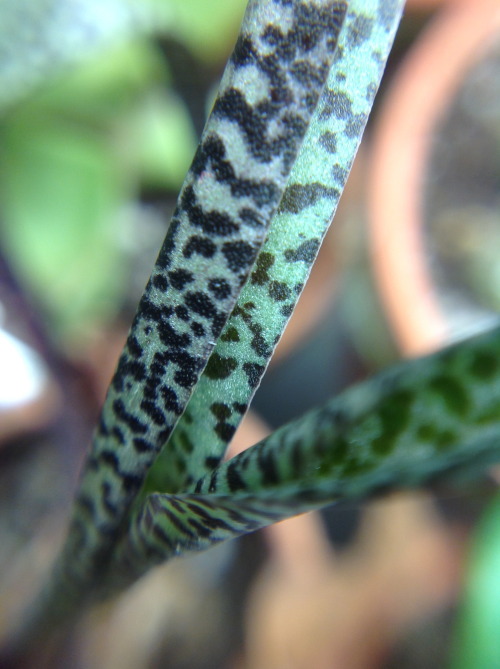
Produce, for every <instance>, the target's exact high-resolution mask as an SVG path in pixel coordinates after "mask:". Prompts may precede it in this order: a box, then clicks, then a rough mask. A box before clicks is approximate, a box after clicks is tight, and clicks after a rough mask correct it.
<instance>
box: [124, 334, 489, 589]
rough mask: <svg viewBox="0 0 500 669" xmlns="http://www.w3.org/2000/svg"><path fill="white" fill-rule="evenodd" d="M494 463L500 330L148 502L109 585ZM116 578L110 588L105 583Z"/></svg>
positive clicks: (370, 387)
mask: <svg viewBox="0 0 500 669" xmlns="http://www.w3.org/2000/svg"><path fill="white" fill-rule="evenodd" d="M499 459H500V328H496V329H495V330H492V331H490V332H487V333H486V334H481V335H476V336H475V337H473V338H471V339H470V340H467V341H463V342H461V343H459V344H456V345H454V346H452V347H450V348H448V349H445V350H443V351H440V352H439V353H437V354H434V355H432V356H428V357H426V358H422V359H419V360H411V361H408V362H405V363H402V364H400V365H398V366H395V367H393V368H391V369H389V370H386V371H385V372H382V373H381V374H379V375H378V376H377V377H374V378H373V379H370V380H368V381H366V382H364V383H362V384H360V385H358V386H356V387H353V388H351V389H349V390H348V391H346V392H345V393H343V394H342V395H340V396H339V397H337V398H335V399H333V400H331V401H330V402H328V403H327V404H326V405H325V406H324V407H322V408H320V409H316V410H314V411H312V412H310V413H308V414H307V415H305V416H304V417H302V418H300V419H299V420H297V421H294V422H293V423H290V424H288V425H286V426H285V427H283V428H281V429H280V430H278V431H276V432H275V433H273V434H272V435H270V436H269V437H268V438H267V439H265V440H263V441H262V442H260V443H259V444H257V445H256V446H253V447H251V448H249V449H248V450H246V451H244V452H243V453H241V454H240V455H238V456H236V457H234V458H233V459H232V460H230V461H228V462H226V463H224V464H223V465H221V466H220V467H219V468H217V469H216V470H215V471H214V472H213V473H212V474H210V475H208V476H206V477H205V478H204V479H201V480H200V481H199V482H198V484H197V486H196V487H195V493H194V494H188V495H178V496H174V495H158V494H155V495H150V496H149V497H148V499H147V501H146V504H145V505H144V506H143V508H142V511H141V513H140V514H138V515H137V517H136V519H135V526H134V527H133V529H132V531H131V532H130V533H129V535H128V538H127V541H126V542H125V543H124V544H123V545H122V546H121V550H120V551H117V553H116V558H117V560H118V562H117V563H116V565H115V568H114V570H113V572H114V574H115V577H117V578H127V579H128V578H135V577H137V575H138V574H140V573H141V572H142V571H144V570H145V568H146V567H147V566H151V565H153V564H156V563H158V562H161V561H163V560H165V559H167V558H169V557H173V556H175V555H179V554H182V553H185V552H188V551H191V550H203V549H205V548H208V547H209V546H210V545H212V544H213V543H217V542H220V541H223V540H226V539H230V538H233V537H235V536H238V535H240V534H244V533H246V532H251V531H253V530H255V529H258V528H260V527H265V526H266V525H269V524H271V523H273V522H275V521H277V520H282V519H284V518H287V517H290V516H292V515H295V514H298V513H303V512H304V511H309V510H311V509H315V508H318V507H321V506H324V505H325V504H328V503H332V502H335V501H336V500H339V499H342V500H349V499H360V498H366V497H367V496H372V495H374V494H377V493H380V492H382V491H389V490H395V489H398V488H402V487H413V486H422V485H427V484H430V483H432V482H434V481H435V480H436V479H443V478H446V477H454V476H456V475H457V474H459V475H460V477H461V478H463V476H464V474H467V475H468V476H471V475H474V474H477V473H478V472H480V471H482V469H484V467H485V466H486V465H487V464H490V463H492V462H494V461H498V460H499ZM111 578H113V577H111Z"/></svg>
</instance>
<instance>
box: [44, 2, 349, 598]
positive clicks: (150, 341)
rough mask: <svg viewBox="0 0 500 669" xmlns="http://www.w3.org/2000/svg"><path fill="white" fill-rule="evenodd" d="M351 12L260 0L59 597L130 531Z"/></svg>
mask: <svg viewBox="0 0 500 669" xmlns="http://www.w3.org/2000/svg"><path fill="white" fill-rule="evenodd" d="M346 9H347V2H346V0H314V1H310V0H307V1H306V0H250V2H249V5H248V8H247V11H246V14H245V17H244V20H243V24H242V29H241V32H240V35H239V37H238V40H237V43H236V46H235V49H234V52H233V54H232V56H231V58H230V60H229V63H228V65H227V68H226V71H225V73H224V76H223V78H222V81H221V85H220V90H219V94H218V97H217V99H216V101H215V104H214V107H213V110H212V113H211V115H210V118H209V120H208V122H207V126H206V128H205V130H204V133H203V136H202V138H201V142H200V145H199V148H198V150H197V152H196V155H195V157H194V160H193V163H192V166H191V168H190V170H189V172H188V175H187V177H186V181H185V183H184V185H183V187H182V190H181V193H180V196H179V200H178V204H177V208H176V210H175V212H174V215H173V219H172V221H171V224H170V226H169V229H168V233H167V236H166V239H165V242H164V244H163V247H162V249H161V251H160V254H159V257H158V260H157V263H156V265H155V268H154V269H153V273H152V276H151V279H150V281H149V283H148V285H147V287H146V290H145V293H144V295H143V297H142V299H141V302H140V304H139V308H138V311H137V314H136V317H135V319H134V323H133V325H132V328H131V331H130V334H129V337H128V340H127V344H126V347H125V350H124V352H123V354H122V356H121V358H120V361H119V365H118V369H117V372H116V374H115V376H114V379H113V382H112V384H111V387H110V390H109V392H108V395H107V398H106V402H105V405H104V408H103V411H102V414H101V418H100V421H99V426H98V429H97V431H96V434H95V438H94V440H93V444H92V449H91V452H90V455H89V457H88V459H87V462H86V465H85V468H84V472H83V476H82V481H81V484H80V489H79V492H78V495H77V499H76V504H75V510H74V513H73V518H72V521H71V525H70V530H69V535H68V539H67V541H66V544H65V546H64V549H63V552H62V554H61V557H60V559H59V561H58V563H57V565H56V568H55V577H54V579H53V581H52V584H51V585H49V587H48V591H47V594H46V597H47V598H48V600H51V599H54V598H55V595H54V594H53V593H54V590H55V589H59V590H60V584H61V583H64V584H65V589H66V593H70V592H72V591H74V592H75V593H77V592H78V590H79V589H80V590H82V589H85V588H86V584H88V583H91V582H92V581H93V580H94V579H95V577H96V575H97V574H99V573H100V572H101V571H102V569H103V565H104V564H105V562H106V560H107V558H108V556H109V555H110V553H112V550H113V544H114V542H115V541H116V539H117V537H118V536H119V535H120V534H121V532H122V531H124V530H126V524H127V516H128V512H129V509H130V506H131V504H132V503H133V501H134V498H135V497H136V495H137V492H138V491H139V490H140V488H141V486H142V483H143V479H144V476H145V474H146V472H147V470H148V468H149V467H150V466H151V464H152V462H153V461H154V459H155V457H156V455H157V454H158V452H159V450H160V449H161V447H162V446H163V445H164V444H165V442H166V441H167V440H168V438H169V436H170V434H171V431H172V429H173V427H174V425H175V423H176V422H177V420H178V419H179V416H180V415H181V414H182V412H183V410H184V407H185V405H186V403H187V401H188V399H189V397H190V395H191V392H192V390H193V387H194V386H195V384H196V382H197V380H198V377H199V375H200V374H201V372H202V371H203V368H204V367H205V364H206V362H207V360H208V357H209V355H210V353H211V351H212V349H213V347H214V345H215V341H216V339H217V337H218V336H219V334H220V332H221V329H222V327H223V326H224V324H225V321H226V319H227V317H228V316H229V313H230V311H231V309H232V308H233V306H234V304H235V301H236V299H237V297H238V294H239V291H240V290H241V287H242V285H243V284H244V282H245V280H246V278H247V276H248V274H249V272H250V270H251V266H252V263H253V261H254V260H255V256H256V253H257V252H258V250H259V248H260V246H261V245H262V243H263V241H264V239H265V236H266V234H267V229H268V226H269V223H270V221H271V218H272V216H273V214H274V213H275V211H276V209H277V206H278V204H279V201H280V199H281V195H282V193H283V191H284V189H285V187H286V183H287V179H288V176H289V173H290V170H291V168H292V166H293V163H294V161H295V158H296V155H297V152H298V150H299V149H300V146H301V143H302V141H303V138H304V135H305V132H306V130H307V127H308V125H309V123H310V121H311V117H312V114H313V112H314V110H315V107H316V104H317V101H318V98H319V96H320V94H321V91H322V89H323V87H324V85H325V82H326V78H327V75H328V72H329V70H330V67H331V64H332V61H333V58H334V54H335V49H336V44H337V37H338V33H339V30H340V28H341V25H342V22H343V20H344V17H345V12H346ZM74 596H75V597H77V595H76V594H75V595H74ZM68 598H70V595H69V594H68Z"/></svg>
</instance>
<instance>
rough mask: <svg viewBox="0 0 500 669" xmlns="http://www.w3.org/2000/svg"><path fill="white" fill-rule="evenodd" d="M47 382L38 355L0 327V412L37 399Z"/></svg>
mask: <svg viewBox="0 0 500 669" xmlns="http://www.w3.org/2000/svg"><path fill="white" fill-rule="evenodd" d="M48 382H49V376H48V373H47V370H46V368H45V365H44V363H43V361H42V360H41V358H40V357H39V356H38V355H37V354H36V353H35V352H34V351H33V350H32V349H31V348H29V346H27V345H26V344H23V342H21V341H20V340H19V339H17V338H16V337H14V336H12V335H11V334H9V333H8V332H6V331H5V330H3V329H1V328H0V412H2V411H5V410H8V409H13V408H16V407H19V406H20V405H23V404H30V403H31V402H34V401H35V400H37V399H39V397H40V395H42V394H43V392H44V390H45V389H46V386H47V384H48Z"/></svg>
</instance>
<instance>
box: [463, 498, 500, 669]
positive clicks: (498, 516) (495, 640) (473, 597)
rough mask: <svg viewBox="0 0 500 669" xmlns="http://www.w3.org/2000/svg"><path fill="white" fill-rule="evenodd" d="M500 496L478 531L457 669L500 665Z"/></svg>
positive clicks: (495, 500) (467, 584) (485, 668)
mask: <svg viewBox="0 0 500 669" xmlns="http://www.w3.org/2000/svg"><path fill="white" fill-rule="evenodd" d="M499 575H500V495H498V494H497V495H496V497H495V498H494V499H493V501H492V502H491V504H490V506H489V508H488V509H487V510H486V512H485V513H484V515H483V517H482V519H481V522H480V524H479V527H478V528H477V531H476V537H475V541H474V542H473V544H472V548H471V554H470V556H469V566H468V573H467V580H466V584H465V591H464V595H463V603H462V608H461V611H460V615H459V619H458V624H457V626H456V629H455V644H454V648H453V660H452V667H453V669H491V668H492V667H498V666H500V631H499V627H498V624H499V621H500V579H499Z"/></svg>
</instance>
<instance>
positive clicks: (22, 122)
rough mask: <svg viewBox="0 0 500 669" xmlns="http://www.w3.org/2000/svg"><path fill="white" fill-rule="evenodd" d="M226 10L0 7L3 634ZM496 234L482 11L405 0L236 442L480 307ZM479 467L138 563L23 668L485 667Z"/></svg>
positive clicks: (152, 242) (71, 470)
mask: <svg viewBox="0 0 500 669" xmlns="http://www.w3.org/2000/svg"><path fill="white" fill-rule="evenodd" d="M245 4H246V3H245V1H244V0H230V1H228V0H100V1H99V2H98V1H97V0H83V1H82V0H80V1H78V2H77V1H76V0H37V2H33V1H32V0H4V2H3V3H2V4H0V639H1V638H2V636H4V634H5V633H6V630H7V628H8V625H9V623H10V621H11V620H12V618H13V617H15V615H16V613H17V611H19V610H20V608H21V607H22V606H23V605H24V604H25V603H26V602H27V601H29V597H30V596H31V595H32V594H33V593H34V592H35V591H36V588H37V586H38V584H39V582H40V579H41V578H42V577H43V575H44V573H45V571H46V569H47V568H48V566H49V565H50V563H51V561H52V559H53V557H54V554H55V551H56V550H57V548H58V546H59V545H60V541H61V540H62V536H63V533H64V527H65V521H66V519H67V513H68V508H69V505H70V501H71V498H72V494H73V491H74V488H75V485H76V481H77V476H78V470H79V467H80V464H81V462H82V459H83V457H84V453H85V449H86V448H87V445H88V442H89V439H90V435H91V432H92V428H93V424H94V421H95V419H96V416H97V414H98V411H99V406H100V404H101V402H102V400H103V397H104V393H105V390H106V387H107V384H108V382H109V379H110V377H111V375H112V372H113V369H114V365H115V362H116V359H117V356H118V354H119V352H120V349H121V346H122V345H123V342H124V338H125V336H126V332H127V329H128V326H129V324H130V322H131V319H132V317H133V314H134V311H135V306H136V304H137V302H138V300H139V297H140V295H141V292H142V290H143V287H144V285H145V283H146V281H147V278H148V275H149V272H150V270H151V267H152V265H153V263H154V260H155V257H156V254H157V252H158V249H159V247H160V244H161V241H162V239H163V237H164V235H165V232H166V229H167V226H168V222H169V219H170V215H171V212H172V210H173V207H174V205H175V199H176V194H177V192H178V190H179V187H180V185H181V182H182V179H183V176H184V174H185V172H186V170H187V168H188V166H189V163H190V160H191V158H192V155H193V153H194V149H195V147H196V143H197V138H198V136H199V134H200V133H201V130H202V128H203V124H204V121H205V118H206V115H207V113H208V110H209V109H210V106H211V102H212V100H213V97H214V94H215V91H216V88H217V82H218V78H219V77H220V74H221V72H222V69H223V66H224V63H225V60H226V59H227V57H228V55H229V53H230V51H231V49H232V46H233V45H234V41H235V38H236V34H237V31H238V28H239V23H240V21H241V17H242V15H243V11H244V7H245ZM499 247H500V7H499V5H498V2H497V0H456V1H455V0H448V1H447V2H445V1H443V2H439V1H438V0H435V1H434V2H431V1H430V0H427V2H424V1H422V2H417V1H416V0H413V1H411V2H410V1H409V2H408V6H407V10H406V13H405V16H404V18H403V22H402V24H401V28H400V31H399V33H398V36H397V38H396V43H395V47H394V50H393V53H392V55H391V57H390V60H389V63H388V66H387V71H386V76H385V78H384V80H383V83H382V87H381V91H380V94H379V97H378V98H377V101H376V104H375V108H374V111H373V115H372V117H371V119H370V121H369V125H368V128H367V131H366V133H365V138H364V140H363V144H362V146H361V148H360V151H359V154H358V157H357V159H356V161H355V164H354V167H353V170H352V173H351V176H350V179H349V182H348V185H347V188H346V191H345V193H344V195H343V197H342V200H341V204H340V206H339V210H338V212H337V215H336V217H335V220H334V222H333V225H332V229H331V232H330V233H329V234H328V236H327V239H326V241H325V244H324V246H323V248H322V250H321V252H320V256H319V259H318V263H317V265H316V267H315V269H314V271H313V274H312V276H311V280H310V283H309V284H308V285H307V287H306V289H305V292H304V295H303V297H302V298H301V301H300V303H299V306H298V308H297V311H296V313H295V314H294V316H293V318H292V321H291V323H290V326H289V328H288V330H287V332H286V333H285V336H284V337H283V340H282V342H281V343H280V347H279V349H278V352H277V354H276V357H275V359H274V362H273V363H272V365H271V367H270V369H269V372H268V374H267V376H266V377H265V380H264V382H263V384H262V386H261V388H260V389H259V391H258V393H257V396H256V399H255V402H254V404H253V410H252V413H251V414H249V416H248V418H247V420H246V421H245V423H244V425H243V426H242V429H241V430H240V431H239V432H238V434H237V437H236V439H235V443H234V444H233V445H232V449H233V450H236V449H238V448H244V447H246V446H248V445H250V444H251V443H254V442H255V441H256V440H257V439H259V438H260V437H261V436H262V435H264V434H266V432H268V431H269V430H271V429H274V428H276V427H278V426H279V425H281V424H283V423H284V422H286V421H288V420H290V419H292V418H293V417H295V416H298V415H300V414H301V413H303V412H304V411H306V410H307V409H308V408H310V407H312V406H314V405H316V404H319V403H321V402H323V401H324V400H326V399H327V398H328V397H329V396H331V395H333V394H335V393H338V392H340V391H341V390H342V389H343V388H345V387H346V386H348V385H350V384H352V383H354V382H356V381H358V380H361V379H363V378H365V377H366V376H368V375H370V374H373V373H375V372H376V371H377V370H378V369H380V368H382V367H384V366H386V365H388V364H390V363H392V362H394V361H396V360H398V359H399V358H401V357H403V356H411V355H417V354H421V353H424V352H427V351H430V350H433V349H435V348H438V347H440V346H442V345H444V344H445V343H446V342H449V341H452V340H455V339H458V338H461V337H463V336H465V335H467V334H470V333H472V332H474V331H478V330H480V329H483V328H486V327H489V326H490V325H492V324H493V323H495V322H497V320H498V315H497V314H498V311H499V307H500V262H499V261H498V248H499ZM495 476H496V474H495V472H494V471H493V472H488V473H486V474H485V475H484V476H483V478H482V479H481V480H479V481H477V482H476V483H474V484H471V483H469V484H467V485H466V486H465V485H464V486H463V488H461V489H456V488H454V489H447V490H443V489H441V490H439V491H433V492H432V493H431V492H419V493H415V494H409V493H405V494H403V493H401V494H398V495H393V496H392V497H391V498H389V499H384V500H380V501H376V502H374V503H366V504H359V505H352V504H351V505H338V506H336V507H333V508H330V509H327V510H325V511H324V512H323V513H321V514H315V515H312V514H311V515H306V516H302V517H300V518H298V519H295V520H292V521H287V522H286V523H281V524H279V525H278V526H276V527H274V528H271V529H269V530H267V531H265V532H260V533H256V534H255V535H252V536H248V537H245V538H243V539H241V540H238V541H235V542H232V543H230V544H228V545H223V546H220V547H218V548H217V549H212V550H211V551H208V552H207V553H206V554H202V555H200V556H198V557H196V558H195V559H193V558H190V559H188V560H184V561H178V562H174V563H172V564H169V565H167V566H166V567H164V568H159V569H157V570H155V571H154V572H153V573H151V574H150V575H149V576H147V577H146V578H144V579H143V580H142V581H141V582H140V583H138V584H137V586H135V587H134V588H133V589H131V591H130V592H128V593H127V594H126V595H124V596H123V597H122V598H120V599H119V601H118V602H114V603H111V604H108V605H106V606H103V607H101V608H100V609H99V610H96V611H93V612H92V613H91V614H90V615H89V616H87V617H86V618H85V620H84V621H83V622H82V623H81V624H80V625H79V626H78V628H77V629H76V630H74V632H73V633H72V634H70V635H68V638H67V639H66V642H65V644H64V648H62V649H61V650H60V651H59V652H58V654H57V655H56V656H50V658H45V659H44V657H43V656H42V657H40V658H39V659H38V662H37V668H40V667H43V666H46V667H57V669H66V668H68V669H69V668H70V667H71V669H75V668H81V669H90V668H92V669H115V667H116V668H117V669H118V668H120V669H128V668H129V667H130V669H157V668H160V667H165V668H169V669H211V668H214V669H217V668H221V669H224V668H227V669H281V668H283V669H303V668H304V669H306V668H312V669H375V668H385V669H393V668H394V669H395V668H396V667H397V668H398V669H424V668H425V669H427V668H428V667H443V666H447V663H449V662H450V661H451V660H453V663H454V665H453V666H456V667H460V668H463V669H466V668H468V667H471V669H472V667H474V669H475V668H476V667H483V666H484V667H494V666H500V646H498V645H497V648H496V649H497V650H498V655H496V656H495V655H493V654H492V653H493V650H494V647H495V646H494V643H493V642H492V639H493V640H495V638H496V637H497V636H498V635H496V633H493V634H491V633H489V628H488V625H489V624H490V623H491V621H492V620H493V621H494V620H496V621H497V622H498V620H499V619H500V610H498V607H499V604H498V603H497V602H499V601H500V592H499V590H500V587H499V585H498V583H500V580H499V579H498V569H495V567H496V564H497V563H499V562H500V533H499V529H498V527H499V526H500V524H499V522H498V521H500V509H499V503H498V500H497V499H496V497H495V490H496V482H495ZM499 567H500V565H499ZM495 607H496V608H495ZM495 613H497V614H498V615H497V617H496V618H495ZM496 643H497V644H498V642H496ZM492 649H493V650H492ZM44 663H45V664H44Z"/></svg>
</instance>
